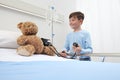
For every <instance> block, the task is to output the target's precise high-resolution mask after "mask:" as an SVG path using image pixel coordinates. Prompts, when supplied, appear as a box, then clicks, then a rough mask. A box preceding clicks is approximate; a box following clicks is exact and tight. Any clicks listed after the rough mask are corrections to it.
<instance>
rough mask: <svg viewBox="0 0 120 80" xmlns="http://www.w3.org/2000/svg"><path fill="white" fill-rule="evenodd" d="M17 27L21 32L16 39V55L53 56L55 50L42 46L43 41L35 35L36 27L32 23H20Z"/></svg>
mask: <svg viewBox="0 0 120 80" xmlns="http://www.w3.org/2000/svg"><path fill="white" fill-rule="evenodd" d="M17 27H18V28H19V29H20V30H21V32H22V35H21V36H19V37H18V39H17V44H18V45H19V47H18V48H17V53H18V54H19V55H22V56H31V55H33V54H46V55H50V56H54V55H55V48H53V47H52V46H46V45H44V41H43V40H42V39H41V38H40V37H38V36H37V35H36V34H37V32H38V27H37V25H36V24H35V23H33V22H29V21H27V22H20V23H19V24H18V25H17Z"/></svg>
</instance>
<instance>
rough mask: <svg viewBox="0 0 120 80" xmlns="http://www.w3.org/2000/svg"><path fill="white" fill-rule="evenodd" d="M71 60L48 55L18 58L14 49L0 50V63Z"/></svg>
mask: <svg viewBox="0 0 120 80" xmlns="http://www.w3.org/2000/svg"><path fill="white" fill-rule="evenodd" d="M68 60H71V59H65V58H62V57H58V56H48V55H33V56H29V57H25V56H20V55H18V54H17V53H16V49H5V48H0V61H14V62H22V61H68Z"/></svg>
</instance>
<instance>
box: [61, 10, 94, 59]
mask: <svg viewBox="0 0 120 80" xmlns="http://www.w3.org/2000/svg"><path fill="white" fill-rule="evenodd" d="M83 20H84V14H83V13H82V12H73V13H71V14H70V15H69V24H70V26H71V28H72V29H73V32H71V33H69V34H68V35H67V37H66V41H65V45H64V50H63V51H62V52H61V53H60V54H61V55H62V57H67V55H72V54H74V53H75V52H76V53H77V55H82V54H86V53H92V47H91V39H90V35H89V33H88V32H87V31H85V30H82V28H81V25H82V23H83ZM73 43H77V44H78V47H75V46H73ZM68 51H69V52H70V53H67V52H68ZM80 60H83V61H90V60H91V59H90V57H89V56H80Z"/></svg>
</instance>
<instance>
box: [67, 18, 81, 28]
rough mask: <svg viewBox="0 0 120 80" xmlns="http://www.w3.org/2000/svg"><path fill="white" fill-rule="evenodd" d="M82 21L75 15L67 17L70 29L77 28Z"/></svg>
mask: <svg viewBox="0 0 120 80" xmlns="http://www.w3.org/2000/svg"><path fill="white" fill-rule="evenodd" d="M82 22H83V20H82V19H80V20H78V18H77V17H71V18H70V19H69V24H70V26H71V28H72V29H76V28H79V27H80V26H81V24H82Z"/></svg>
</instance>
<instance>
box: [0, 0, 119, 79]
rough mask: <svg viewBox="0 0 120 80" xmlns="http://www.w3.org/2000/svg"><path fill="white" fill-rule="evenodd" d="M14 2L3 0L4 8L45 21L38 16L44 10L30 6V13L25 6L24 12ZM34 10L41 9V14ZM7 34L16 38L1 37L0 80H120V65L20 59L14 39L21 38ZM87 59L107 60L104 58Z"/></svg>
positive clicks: (44, 57) (35, 57)
mask: <svg viewBox="0 0 120 80" xmlns="http://www.w3.org/2000/svg"><path fill="white" fill-rule="evenodd" d="M11 1H14V3H21V1H20V0H19V2H16V1H17V0H11ZM11 1H8V0H0V5H1V6H4V7H7V8H10V9H14V10H17V11H20V12H24V13H27V14H31V15H35V16H37V17H42V18H45V16H44V15H43V16H41V14H40V13H38V12H39V10H41V9H40V8H37V7H31V8H29V7H30V6H31V5H28V9H26V7H25V8H24V9H22V8H23V7H24V6H23V7H22V8H21V6H20V4H16V5H14V4H13V3H12V2H11ZM24 5H26V3H24ZM34 8H35V9H38V12H36V10H35V9H34ZM29 10H34V12H31V11H29ZM44 11H46V10H43V13H44ZM61 20H63V19H61V18H60V21H59V22H61ZM62 22H63V21H62ZM1 33H4V31H2V32H1ZM7 33H8V34H11V35H14V36H7V34H4V35H2V34H0V46H2V47H0V80H9V79H10V80H120V63H109V62H104V63H103V62H94V61H79V60H77V59H76V60H74V59H65V58H62V57H57V56H54V57H53V56H47V55H33V56H30V57H24V56H20V55H18V54H17V53H16V49H15V48H16V47H17V46H16V43H15V40H16V39H14V38H16V37H17V36H18V35H19V34H18V35H17V33H15V34H14V32H9V31H7ZM3 37H5V38H3ZM2 41H3V42H2ZM2 43H3V44H2ZM11 45H12V47H11ZM87 55H89V56H102V57H103V56H105V55H103V54H102V55H101V54H87ZM106 55H107V54H106Z"/></svg>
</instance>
